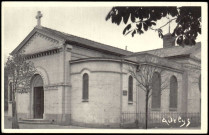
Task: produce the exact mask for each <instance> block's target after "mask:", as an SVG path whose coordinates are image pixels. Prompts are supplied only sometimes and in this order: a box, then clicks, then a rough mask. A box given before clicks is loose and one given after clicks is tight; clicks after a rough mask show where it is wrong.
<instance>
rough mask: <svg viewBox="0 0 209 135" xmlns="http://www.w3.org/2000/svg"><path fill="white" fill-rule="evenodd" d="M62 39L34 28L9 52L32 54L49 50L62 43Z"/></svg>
mask: <svg viewBox="0 0 209 135" xmlns="http://www.w3.org/2000/svg"><path fill="white" fill-rule="evenodd" d="M63 43H64V40H63V39H62V38H59V37H57V36H55V35H52V34H49V33H47V32H42V31H41V30H40V29H37V28H34V29H33V30H32V31H31V32H30V33H29V34H28V36H27V37H26V38H25V39H24V40H23V41H22V42H21V43H20V44H19V45H18V46H17V47H16V48H15V49H14V50H13V51H12V52H11V54H15V53H19V52H22V53H24V54H33V53H37V52H43V51H47V50H51V49H54V48H57V47H60V46H61V45H63Z"/></svg>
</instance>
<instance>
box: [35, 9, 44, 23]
mask: <svg viewBox="0 0 209 135" xmlns="http://www.w3.org/2000/svg"><path fill="white" fill-rule="evenodd" d="M42 16H43V15H42V14H41V11H38V12H37V15H36V19H37V26H41V17H42Z"/></svg>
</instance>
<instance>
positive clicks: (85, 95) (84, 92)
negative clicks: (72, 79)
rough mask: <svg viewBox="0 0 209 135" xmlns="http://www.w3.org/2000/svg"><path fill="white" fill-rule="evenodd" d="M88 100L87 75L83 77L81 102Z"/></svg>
mask: <svg viewBox="0 0 209 135" xmlns="http://www.w3.org/2000/svg"><path fill="white" fill-rule="evenodd" d="M88 99H89V76H88V74H87V73H85V74H84V75H83V100H88Z"/></svg>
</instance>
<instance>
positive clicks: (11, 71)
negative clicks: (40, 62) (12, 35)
mask: <svg viewBox="0 0 209 135" xmlns="http://www.w3.org/2000/svg"><path fill="white" fill-rule="evenodd" d="M35 72H36V69H35V67H34V65H33V63H32V62H30V61H27V60H26V59H25V57H24V55H23V54H14V55H13V56H10V57H8V59H7V62H6V65H5V73H7V74H8V77H9V80H10V82H11V83H12V89H10V92H12V128H15V129H17V128H19V125H18V119H17V108H16V97H15V96H16V95H15V93H16V92H20V93H23V92H27V91H28V90H29V89H30V80H31V77H32V76H33V75H34V73H35Z"/></svg>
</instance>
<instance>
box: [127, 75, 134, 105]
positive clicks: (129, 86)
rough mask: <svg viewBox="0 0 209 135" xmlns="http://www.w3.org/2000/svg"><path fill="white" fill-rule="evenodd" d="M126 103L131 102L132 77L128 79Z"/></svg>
mask: <svg viewBox="0 0 209 135" xmlns="http://www.w3.org/2000/svg"><path fill="white" fill-rule="evenodd" d="M128 101H130V102H133V77H132V76H129V78H128Z"/></svg>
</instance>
